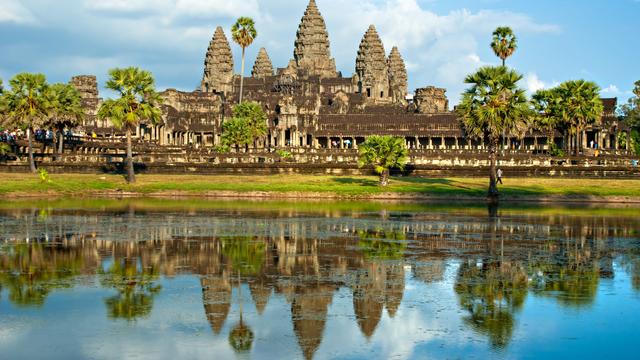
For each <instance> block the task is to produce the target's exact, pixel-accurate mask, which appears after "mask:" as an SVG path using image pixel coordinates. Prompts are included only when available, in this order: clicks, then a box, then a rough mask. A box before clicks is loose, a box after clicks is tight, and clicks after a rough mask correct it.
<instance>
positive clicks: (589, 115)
mask: <svg viewBox="0 0 640 360" xmlns="http://www.w3.org/2000/svg"><path fill="white" fill-rule="evenodd" d="M557 91H558V93H559V96H560V97H561V101H562V106H563V109H564V112H563V116H564V119H565V121H567V123H568V124H569V125H570V127H571V132H572V134H573V135H574V138H573V140H574V141H575V146H574V151H575V155H576V156H577V155H578V154H579V153H580V150H581V149H582V142H583V134H582V132H583V131H584V130H585V129H586V128H587V127H588V126H589V125H593V124H597V123H599V122H600V121H601V120H602V113H603V112H604V105H603V104H602V100H601V99H600V87H599V86H598V85H596V83H594V82H591V81H585V80H573V81H566V82H564V83H562V84H560V86H559V87H558V90H557Z"/></svg>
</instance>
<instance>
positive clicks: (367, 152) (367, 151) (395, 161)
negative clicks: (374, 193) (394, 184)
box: [358, 135, 409, 186]
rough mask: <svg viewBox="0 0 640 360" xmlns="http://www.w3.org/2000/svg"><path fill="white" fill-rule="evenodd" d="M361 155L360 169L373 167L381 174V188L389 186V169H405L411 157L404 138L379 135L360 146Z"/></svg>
mask: <svg viewBox="0 0 640 360" xmlns="http://www.w3.org/2000/svg"><path fill="white" fill-rule="evenodd" d="M359 153H360V159H359V160H358V164H359V165H360V167H362V166H365V165H373V166H374V167H375V170H376V172H377V173H378V174H380V186H387V185H389V169H391V168H399V169H401V170H402V169H404V166H405V165H406V164H407V161H408V159H407V157H408V155H409V151H408V150H407V147H406V145H405V141H404V139H403V138H400V137H393V136H378V135H374V136H371V137H369V138H368V139H367V140H366V141H365V142H364V143H363V144H362V145H360V147H359Z"/></svg>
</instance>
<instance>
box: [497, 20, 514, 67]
mask: <svg viewBox="0 0 640 360" xmlns="http://www.w3.org/2000/svg"><path fill="white" fill-rule="evenodd" d="M491 48H492V49H493V52H494V53H495V54H496V56H497V57H499V58H500V59H501V60H502V66H505V64H506V60H507V58H508V57H510V56H511V55H513V53H514V52H515V51H516V49H517V48H518V39H517V38H516V36H515V34H514V33H513V30H511V28H510V27H499V28H497V29H496V30H495V31H494V32H493V41H492V42H491Z"/></svg>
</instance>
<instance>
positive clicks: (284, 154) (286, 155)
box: [276, 150, 293, 159]
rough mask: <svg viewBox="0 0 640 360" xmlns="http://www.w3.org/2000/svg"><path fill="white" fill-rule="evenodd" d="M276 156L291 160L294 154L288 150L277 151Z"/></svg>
mask: <svg viewBox="0 0 640 360" xmlns="http://www.w3.org/2000/svg"><path fill="white" fill-rule="evenodd" d="M276 154H278V156H280V157H281V158H283V159H290V158H292V157H293V154H291V152H289V151H287V150H278V151H276Z"/></svg>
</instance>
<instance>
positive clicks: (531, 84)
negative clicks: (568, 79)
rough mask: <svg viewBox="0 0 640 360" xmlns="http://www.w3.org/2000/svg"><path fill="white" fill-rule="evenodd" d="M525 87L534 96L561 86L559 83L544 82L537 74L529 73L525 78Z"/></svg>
mask: <svg viewBox="0 0 640 360" xmlns="http://www.w3.org/2000/svg"><path fill="white" fill-rule="evenodd" d="M524 80H525V87H526V90H527V91H528V92H529V94H533V93H535V92H536V91H538V90H543V89H549V88H553V87H556V86H558V85H560V83H559V82H558V81H555V80H554V81H543V80H542V79H540V77H538V74H536V73H533V72H532V73H528V74H527V75H526V76H525V79H524Z"/></svg>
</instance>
